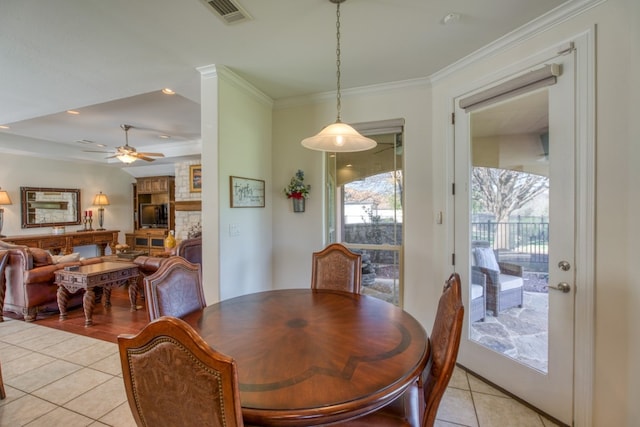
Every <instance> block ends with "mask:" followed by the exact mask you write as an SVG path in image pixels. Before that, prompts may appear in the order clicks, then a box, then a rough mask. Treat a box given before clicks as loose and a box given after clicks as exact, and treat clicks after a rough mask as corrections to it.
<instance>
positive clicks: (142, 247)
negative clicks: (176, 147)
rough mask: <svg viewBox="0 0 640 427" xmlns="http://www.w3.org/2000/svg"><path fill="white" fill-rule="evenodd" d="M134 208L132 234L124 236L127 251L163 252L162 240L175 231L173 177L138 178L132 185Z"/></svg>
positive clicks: (150, 253)
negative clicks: (171, 231) (127, 247)
mask: <svg viewBox="0 0 640 427" xmlns="http://www.w3.org/2000/svg"><path fill="white" fill-rule="evenodd" d="M133 209H134V223H133V233H127V234H125V239H126V243H127V245H129V248H130V249H132V250H135V251H144V252H147V253H148V254H149V255H155V254H158V253H160V252H164V238H165V237H166V236H167V234H169V230H174V229H175V178H174V177H173V176H150V177H143V178H138V179H137V180H136V183H135V184H133Z"/></svg>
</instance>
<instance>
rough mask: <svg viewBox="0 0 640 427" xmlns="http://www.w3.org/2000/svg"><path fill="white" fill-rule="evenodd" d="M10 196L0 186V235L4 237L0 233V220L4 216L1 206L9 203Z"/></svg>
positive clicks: (0, 231) (0, 230) (0, 221)
mask: <svg viewBox="0 0 640 427" xmlns="http://www.w3.org/2000/svg"><path fill="white" fill-rule="evenodd" d="M10 204H11V198H10V197H9V193H7V192H6V191H4V190H3V189H2V188H0V237H6V236H3V235H2V221H3V217H4V209H2V207H1V206H3V205H10Z"/></svg>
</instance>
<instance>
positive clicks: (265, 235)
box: [203, 70, 272, 299]
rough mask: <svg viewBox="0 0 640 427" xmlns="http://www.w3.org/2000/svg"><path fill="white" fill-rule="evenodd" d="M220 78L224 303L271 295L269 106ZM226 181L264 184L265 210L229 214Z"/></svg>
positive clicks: (236, 82) (227, 77)
mask: <svg viewBox="0 0 640 427" xmlns="http://www.w3.org/2000/svg"><path fill="white" fill-rule="evenodd" d="M219 75H220V79H219V81H218V90H219V92H218V93H219V118H220V128H219V133H218V137H219V151H218V155H219V156H220V159H221V160H220V162H219V164H218V168H219V169H218V178H219V182H218V194H219V207H220V208H219V215H220V229H219V233H220V298H221V299H227V298H231V297H234V296H238V295H244V294H249V293H253V292H259V291H263V290H268V289H271V269H272V266H271V260H272V232H271V222H272V197H271V187H272V179H271V175H272V173H271V122H272V117H271V110H272V102H271V100H270V99H268V98H267V97H266V96H264V95H263V94H261V93H259V92H257V91H256V90H255V89H254V88H252V87H251V86H249V85H248V84H247V83H246V82H245V81H243V80H241V79H239V78H238V77H237V76H235V75H233V74H232V73H230V72H229V71H228V70H225V71H224V72H222V73H219ZM204 173H205V174H207V173H208V172H207V171H206V170H205V171H204ZM230 176H239V177H244V178H253V179H260V180H264V181H265V196H266V197H265V207H264V208H231V207H230V194H229V193H230V188H229V177H230ZM203 214H206V213H204V212H203ZM231 225H233V227H234V228H235V230H236V231H237V233H231V232H230V226H231Z"/></svg>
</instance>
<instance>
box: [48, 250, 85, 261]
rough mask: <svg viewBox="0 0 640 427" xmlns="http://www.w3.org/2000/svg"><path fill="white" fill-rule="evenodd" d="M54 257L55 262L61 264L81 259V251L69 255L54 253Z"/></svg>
mask: <svg viewBox="0 0 640 427" xmlns="http://www.w3.org/2000/svg"><path fill="white" fill-rule="evenodd" d="M52 258H53V263H54V264H60V263H63V262H73V261H80V253H79V252H74V253H72V254H68V255H54V256H53V257H52Z"/></svg>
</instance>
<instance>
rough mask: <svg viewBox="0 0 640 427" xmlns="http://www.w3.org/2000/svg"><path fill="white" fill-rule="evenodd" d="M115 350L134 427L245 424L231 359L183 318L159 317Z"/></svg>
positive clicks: (120, 341)
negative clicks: (210, 343) (207, 341)
mask: <svg viewBox="0 0 640 427" xmlns="http://www.w3.org/2000/svg"><path fill="white" fill-rule="evenodd" d="M118 348H119V351H120V362H121V365H122V377H123V379H124V385H125V390H126V393H127V400H128V402H129V407H130V408H131V412H132V414H133V417H134V419H135V421H136V424H137V425H138V426H148V427H151V426H153V427H173V426H193V427H196V426H197V427H207V426H212V427H213V426H216V427H217V426H243V421H242V408H241V406H240V390H239V386H238V370H237V365H236V363H235V361H234V360H233V359H232V358H231V357H229V356H227V355H224V354H222V353H220V352H218V351H216V350H214V349H212V348H211V347H210V346H209V345H208V344H207V343H206V342H205V341H204V340H203V339H202V338H201V337H200V336H199V335H198V334H197V332H195V331H194V330H193V328H191V326H189V325H188V324H187V323H186V322H184V321H183V320H181V319H178V318H175V317H161V318H159V319H157V320H155V321H153V322H151V323H149V324H148V325H147V326H146V327H145V328H144V329H143V330H142V331H140V333H138V334H137V335H120V336H118Z"/></svg>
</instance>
